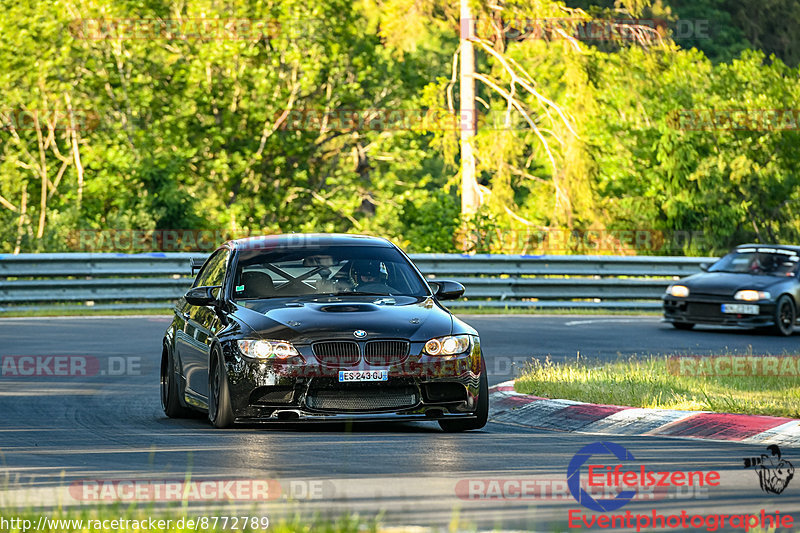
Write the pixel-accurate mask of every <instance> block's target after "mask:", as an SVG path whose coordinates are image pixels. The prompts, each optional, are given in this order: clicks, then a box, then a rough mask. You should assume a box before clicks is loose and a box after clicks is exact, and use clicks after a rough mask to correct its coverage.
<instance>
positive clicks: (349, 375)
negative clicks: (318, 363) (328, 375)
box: [339, 370, 389, 383]
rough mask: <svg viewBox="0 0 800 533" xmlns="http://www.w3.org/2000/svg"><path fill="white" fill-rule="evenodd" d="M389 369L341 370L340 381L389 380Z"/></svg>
mask: <svg viewBox="0 0 800 533" xmlns="http://www.w3.org/2000/svg"><path fill="white" fill-rule="evenodd" d="M388 380H389V371H388V370H340V371H339V382H340V383H341V382H343V381H388Z"/></svg>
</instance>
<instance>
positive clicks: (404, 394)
mask: <svg viewBox="0 0 800 533" xmlns="http://www.w3.org/2000/svg"><path fill="white" fill-rule="evenodd" d="M298 349H300V351H301V353H303V352H304V350H303V349H302V347H301V348H298ZM223 352H224V354H225V361H226V366H227V369H228V381H229V391H230V396H231V406H232V408H233V413H234V417H235V419H236V422H238V423H260V422H306V421H308V422H313V421H317V422H335V421H338V420H356V421H374V422H384V421H413V420H417V421H424V420H440V419H445V418H448V419H449V418H473V417H474V416H475V411H476V410H477V407H478V392H479V386H480V378H481V372H482V365H481V361H482V355H481V348H480V341H479V339H478V338H477V337H476V338H475V339H474V342H473V346H472V349H471V351H469V352H467V353H465V354H462V355H457V356H451V357H447V358H444V357H432V356H427V355H422V354H417V355H412V356H409V357H408V358H407V359H406V360H405V361H403V362H401V363H399V364H395V365H389V366H367V365H365V364H364V363H363V362H362V363H360V364H359V365H357V366H354V367H329V366H325V365H323V364H320V363H318V362H317V361H315V359H314V357H313V355H311V354H310V353H308V352H306V353H304V358H305V359H306V360H305V362H304V363H301V364H294V365H291V364H276V363H273V362H258V361H253V360H250V359H247V358H245V357H243V356H242V355H241V354H240V353H239V352H238V350H237V349H236V348H235V346H234V344H233V343H230V344H227V345H226V346H223ZM340 370H387V371H388V376H389V378H388V381H383V382H355V383H339V382H338V374H339V371H340Z"/></svg>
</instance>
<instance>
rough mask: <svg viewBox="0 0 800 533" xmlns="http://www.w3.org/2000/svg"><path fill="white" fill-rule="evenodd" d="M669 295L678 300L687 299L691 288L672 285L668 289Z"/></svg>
mask: <svg viewBox="0 0 800 533" xmlns="http://www.w3.org/2000/svg"><path fill="white" fill-rule="evenodd" d="M667 294H669V295H670V296H674V297H676V298H686V297H687V296H689V287H687V286H686V285H670V286H669V287H667Z"/></svg>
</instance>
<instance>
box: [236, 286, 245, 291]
mask: <svg viewBox="0 0 800 533" xmlns="http://www.w3.org/2000/svg"><path fill="white" fill-rule="evenodd" d="M243 290H244V285H237V286H236V292H242V291H243Z"/></svg>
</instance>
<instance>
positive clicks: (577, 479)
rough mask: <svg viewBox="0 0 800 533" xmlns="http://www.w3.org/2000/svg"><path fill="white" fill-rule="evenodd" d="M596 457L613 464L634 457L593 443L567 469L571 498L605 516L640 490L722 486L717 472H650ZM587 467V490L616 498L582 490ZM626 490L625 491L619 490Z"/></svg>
mask: <svg viewBox="0 0 800 533" xmlns="http://www.w3.org/2000/svg"><path fill="white" fill-rule="evenodd" d="M596 456H612V457H615V458H616V461H614V460H613V459H612V462H617V461H619V462H631V461H635V457H634V456H633V454H632V453H631V452H629V451H628V450H627V449H626V448H625V447H623V446H620V445H619V444H615V443H613V442H608V441H603V442H593V443H592V444H589V445H587V446H584V447H583V448H581V449H580V450H578V453H576V454H575V455H574V456H573V457H572V460H571V461H570V463H569V466H568V467H567V487H568V488H569V491H570V493H571V494H572V497H573V498H575V500H576V501H577V502H578V503H579V504H581V505H582V506H584V507H586V508H587V509H591V510H592V511H598V512H601V513H605V512H608V511H615V510H617V509H620V508H621V507H623V506H625V505H626V504H627V503H628V502H630V501H631V500H632V499H634V498H635V497H636V494H637V491H638V489H651V488H662V489H664V490H669V488H670V487H708V486H710V487H716V486H719V484H720V481H719V479H720V474H719V472H716V471H713V470H711V471H708V472H705V471H701V470H694V471H674V472H669V471H666V472H658V471H654V470H649V469H647V467H646V466H645V465H643V464H639V465H637V464H635V463H633V464H629V465H624V464H620V463H619V462H618V463H617V464H611V465H608V461H607V459H600V458H597V459H594V457H596ZM584 465H586V470H587V473H588V488H590V489H591V488H597V487H602V488H606V489H610V490H611V493H612V494H613V491H614V490H617V491H618V492H617V493H616V495H615V496H614V497H613V498H600V499H596V498H595V497H593V496H592V494H590V493H589V491H587V490H585V489H584V488H583V487H581V468H582V467H583V466H584ZM626 466H627V468H626ZM620 489H623V490H620Z"/></svg>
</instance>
